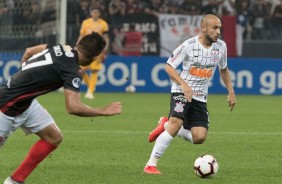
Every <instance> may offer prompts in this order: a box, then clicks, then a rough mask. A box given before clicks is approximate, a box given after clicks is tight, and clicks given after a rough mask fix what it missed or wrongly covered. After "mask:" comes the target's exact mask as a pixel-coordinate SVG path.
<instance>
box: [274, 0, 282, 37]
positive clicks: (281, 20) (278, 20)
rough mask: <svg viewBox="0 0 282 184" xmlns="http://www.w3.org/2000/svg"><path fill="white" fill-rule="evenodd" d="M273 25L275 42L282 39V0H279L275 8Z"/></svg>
mask: <svg viewBox="0 0 282 184" xmlns="http://www.w3.org/2000/svg"><path fill="white" fill-rule="evenodd" d="M271 24H272V29H273V38H274V39H275V40H277V39H280V40H281V39H282V0H279V4H277V5H276V6H275V8H274V11H273V13H272V16H271Z"/></svg>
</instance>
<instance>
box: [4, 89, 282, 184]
mask: <svg viewBox="0 0 282 184" xmlns="http://www.w3.org/2000/svg"><path fill="white" fill-rule="evenodd" d="M38 99H39V101H40V103H41V104H42V105H43V106H44V107H46V109H48V111H49V112H50V113H51V114H52V115H53V117H54V119H55V120H56V122H57V125H58V126H59V127H60V129H61V130H62V132H63V135H64V140H63V142H62V144H61V145H60V147H59V148H58V149H57V150H56V151H55V152H53V153H52V154H51V155H50V156H49V157H48V158H47V159H46V160H44V161H43V162H42V163H41V164H40V165H39V166H38V167H37V169H36V170H35V171H34V172H33V173H32V174H31V175H30V177H29V178H28V179H27V181H26V183H28V184H29V183H30V184H50V183H51V184H84V183H85V184H89V183H90V184H164V183H168V184H186V183H188V184H198V183H199V184H202V183H204V184H207V183H209V184H264V183H273V184H279V183H282V159H281V152H282V146H281V145H282V124H281V123H282V114H281V109H282V103H281V96H252V95H238V96H237V104H236V107H235V109H234V112H232V113H231V112H230V109H229V107H228V105H227V96H226V95H210V96H209V99H208V109H209V112H210V129H209V135H208V137H207V140H206V142H205V143H204V144H202V145H192V144H190V143H189V142H185V141H183V140H182V139H180V138H178V137H176V138H175V139H174V140H173V141H172V143H171V145H170V147H169V148H168V149H167V151H166V152H165V154H164V155H163V157H162V158H161V159H160V161H159V163H158V168H159V169H160V171H161V172H162V175H146V174H144V173H143V167H144V165H145V164H146V162H147V160H148V158H149V156H150V154H151V150H152V147H153V145H154V144H153V143H148V142H147V137H148V134H149V132H150V131H151V130H152V129H153V128H154V127H155V126H156V123H157V121H158V119H159V117H160V116H163V115H167V113H168V108H169V94H163V93H161V94H142V93H135V94H126V93H97V94H96V98H95V100H86V99H84V98H83V96H82V100H83V101H84V102H85V103H87V104H89V105H92V106H103V105H105V104H108V103H110V102H112V101H121V102H122V104H123V113H122V114H121V115H118V116H112V117H97V118H81V117H76V116H71V115H68V114H67V113H66V110H65V104H64V97H63V94H61V93H58V92H55V93H51V94H48V95H45V96H42V97H40V98H38ZM37 139H38V138H37V136H34V135H29V136H24V135H23V132H22V131H21V130H20V129H19V130H17V131H16V132H15V133H14V134H13V135H12V136H11V137H10V138H9V139H8V141H7V142H6V144H5V145H4V147H3V148H2V149H1V151H0V183H1V182H3V180H4V179H5V178H6V177H7V176H8V175H9V174H11V172H12V171H13V170H14V169H15V168H16V167H17V166H18V165H19V163H20V161H21V160H22V159H23V158H24V157H25V155H26V153H27V152H28V150H29V148H30V146H31V145H32V144H33V143H34V142H35V141H36V140H37ZM204 153H208V154H211V155H214V156H215V157H216V158H217V161H218V163H219V172H218V174H217V175H216V176H215V177H213V178H211V179H201V178H198V177H197V176H196V175H195V174H194V172H193V163H194V160H195V159H196V158H197V157H198V156H200V155H202V154H204Z"/></svg>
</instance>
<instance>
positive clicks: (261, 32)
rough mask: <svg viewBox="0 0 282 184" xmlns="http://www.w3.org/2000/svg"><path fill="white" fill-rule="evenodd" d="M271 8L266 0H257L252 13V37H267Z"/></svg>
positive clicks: (258, 38)
mask: <svg viewBox="0 0 282 184" xmlns="http://www.w3.org/2000/svg"><path fill="white" fill-rule="evenodd" d="M269 11H270V8H269V6H268V5H267V2H266V1H265V0H256V1H255V4H254V6H253V8H252V9H251V13H252V19H253V20H252V27H253V32H252V38H253V39H256V40H262V39H266V37H267V29H268V27H267V26H268V24H267V23H268V22H267V20H268V18H269Z"/></svg>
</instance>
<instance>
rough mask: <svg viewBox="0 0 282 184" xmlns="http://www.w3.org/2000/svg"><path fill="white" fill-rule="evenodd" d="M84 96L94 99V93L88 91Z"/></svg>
mask: <svg viewBox="0 0 282 184" xmlns="http://www.w3.org/2000/svg"><path fill="white" fill-rule="evenodd" d="M84 97H85V98H88V99H94V95H93V94H92V93H88V92H87V93H86V94H85V96H84Z"/></svg>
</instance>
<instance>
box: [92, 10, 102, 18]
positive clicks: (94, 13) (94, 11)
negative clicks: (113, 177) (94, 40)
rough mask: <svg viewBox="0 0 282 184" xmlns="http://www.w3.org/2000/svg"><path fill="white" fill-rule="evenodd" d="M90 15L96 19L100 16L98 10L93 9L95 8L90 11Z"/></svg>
mask: <svg viewBox="0 0 282 184" xmlns="http://www.w3.org/2000/svg"><path fill="white" fill-rule="evenodd" d="M91 16H92V18H93V19H95V20H96V19H98V18H99V17H100V11H99V10H96V9H95V10H92V11H91Z"/></svg>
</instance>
